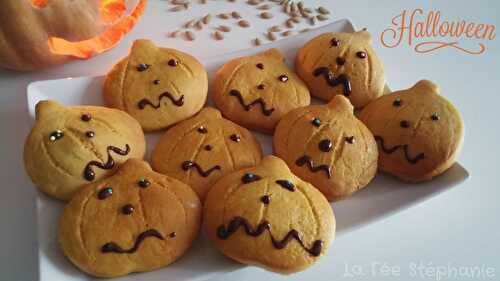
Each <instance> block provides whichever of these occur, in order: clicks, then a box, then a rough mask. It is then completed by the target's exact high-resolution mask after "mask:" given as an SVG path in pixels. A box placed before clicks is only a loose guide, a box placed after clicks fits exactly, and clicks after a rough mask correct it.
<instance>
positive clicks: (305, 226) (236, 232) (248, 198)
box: [203, 156, 335, 273]
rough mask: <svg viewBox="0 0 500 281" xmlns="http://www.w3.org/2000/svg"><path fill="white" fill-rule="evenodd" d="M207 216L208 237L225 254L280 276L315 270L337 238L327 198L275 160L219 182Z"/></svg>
mask: <svg viewBox="0 0 500 281" xmlns="http://www.w3.org/2000/svg"><path fill="white" fill-rule="evenodd" d="M203 215H204V223H205V230H206V232H207V234H208V237H209V238H210V240H212V242H213V243H214V244H215V246H216V247H217V248H218V249H219V250H220V251H221V252H222V253H223V254H225V255H227V256H229V257H230V258H232V259H234V260H236V261H239V262H241V263H245V264H251V265H257V266H263V267H265V268H267V269H269V270H272V271H276V272H280V273H292V272H297V271H301V270H304V269H306V268H307V267H309V266H311V265H312V264H313V263H314V262H316V261H317V260H318V259H319V258H320V257H321V256H323V255H324V254H325V253H326V252H327V250H328V247H329V246H330V243H331V242H332V240H333V237H334V233H335V217H334V215H333V211H332V208H331V207H330V205H329V204H328V201H327V200H326V199H325V197H324V196H323V195H322V194H321V193H320V192H319V191H318V190H317V189H316V188H314V187H313V186H312V185H311V184H309V183H307V182H305V181H302V180H301V179H300V178H298V177H297V176H295V175H294V174H292V172H291V171H290V169H288V167H287V165H286V163H285V162H283V160H281V159H279V158H277V157H275V156H267V157H265V158H264V159H263V160H262V162H261V163H260V165H258V166H256V167H252V168H247V169H243V170H240V171H237V172H234V173H232V174H229V175H227V176H225V177H223V178H222V179H221V180H219V181H218V182H217V183H216V184H215V185H214V187H213V188H212V189H211V190H210V191H209V193H208V196H207V200H206V202H205V206H204V212H203Z"/></svg>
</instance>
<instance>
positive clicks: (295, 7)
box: [290, 2, 297, 13]
mask: <svg viewBox="0 0 500 281" xmlns="http://www.w3.org/2000/svg"><path fill="white" fill-rule="evenodd" d="M296 11H297V4H295V2H292V5H290V12H292V13H295V12H296Z"/></svg>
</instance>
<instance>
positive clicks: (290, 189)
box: [276, 180, 295, 192]
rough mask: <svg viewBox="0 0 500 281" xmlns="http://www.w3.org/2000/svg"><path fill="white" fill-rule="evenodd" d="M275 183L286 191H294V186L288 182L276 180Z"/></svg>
mask: <svg viewBox="0 0 500 281" xmlns="http://www.w3.org/2000/svg"><path fill="white" fill-rule="evenodd" d="M276 183H277V184H279V185H281V187H283V188H284V189H287V190H288V191H292V192H293V191H295V185H294V184H293V182H291V181H289V180H277V181H276Z"/></svg>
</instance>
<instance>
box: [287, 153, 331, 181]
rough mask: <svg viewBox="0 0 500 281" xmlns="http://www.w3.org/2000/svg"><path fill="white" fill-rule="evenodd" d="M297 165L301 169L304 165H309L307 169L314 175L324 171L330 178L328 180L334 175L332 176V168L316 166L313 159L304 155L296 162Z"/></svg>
mask: <svg viewBox="0 0 500 281" xmlns="http://www.w3.org/2000/svg"><path fill="white" fill-rule="evenodd" d="M295 164H296V165H297V166H299V167H302V166H304V165H307V167H308V168H309V170H310V171H311V172H313V173H316V172H319V171H324V172H325V173H326V175H327V176H328V178H330V177H331V176H332V175H331V172H332V170H331V168H330V167H329V166H327V165H324V164H323V165H318V166H316V165H314V161H313V160H312V158H311V157H310V156H308V155H304V156H302V157H300V158H299V159H297V160H296V161H295Z"/></svg>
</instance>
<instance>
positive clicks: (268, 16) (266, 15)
mask: <svg viewBox="0 0 500 281" xmlns="http://www.w3.org/2000/svg"><path fill="white" fill-rule="evenodd" d="M260 17H261V18H263V19H266V20H267V19H272V18H273V14H271V13H269V12H262V13H260Z"/></svg>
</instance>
